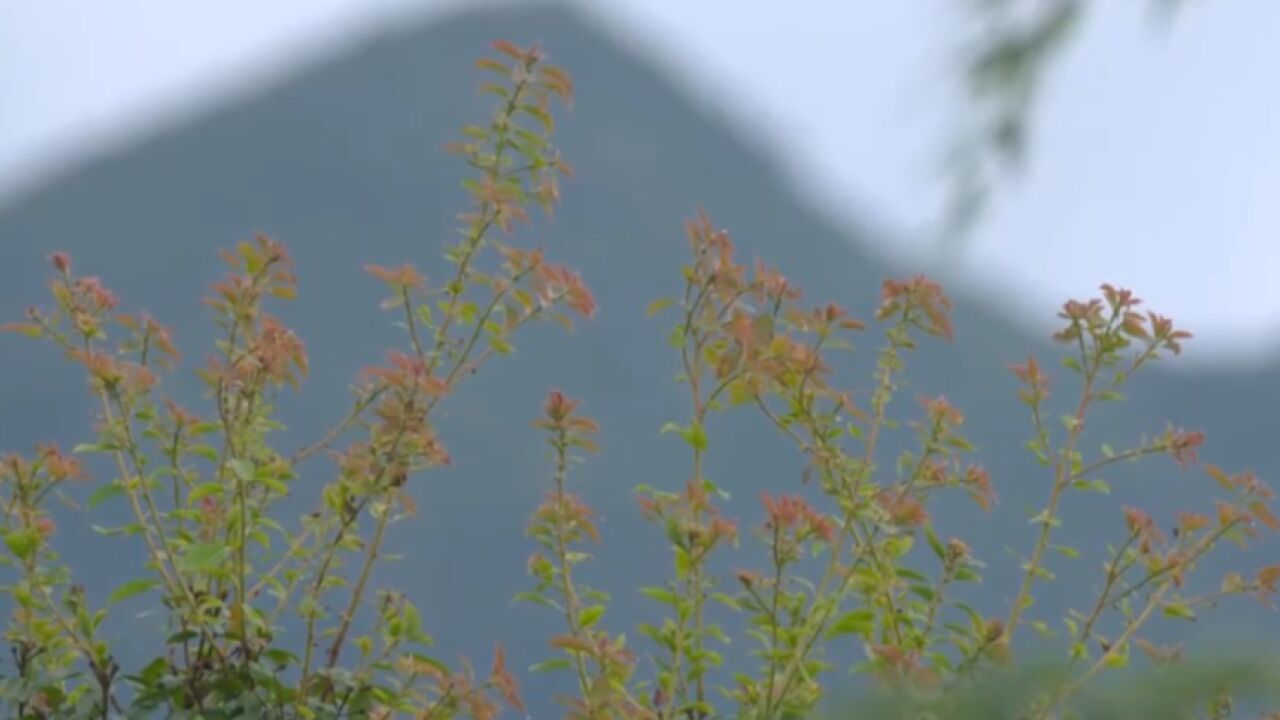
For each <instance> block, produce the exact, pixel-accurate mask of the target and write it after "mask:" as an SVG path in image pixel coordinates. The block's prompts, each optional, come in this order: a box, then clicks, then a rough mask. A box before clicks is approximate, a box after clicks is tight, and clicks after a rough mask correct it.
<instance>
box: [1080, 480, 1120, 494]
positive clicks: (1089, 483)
mask: <svg viewBox="0 0 1280 720" xmlns="http://www.w3.org/2000/svg"><path fill="white" fill-rule="evenodd" d="M1071 487H1073V488H1075V489H1077V490H1086V491H1088V492H1100V493H1102V494H1103V495H1110V494H1111V486H1110V485H1108V484H1107V483H1106V482H1105V481H1103V480H1077V481H1075V482H1073V483H1071Z"/></svg>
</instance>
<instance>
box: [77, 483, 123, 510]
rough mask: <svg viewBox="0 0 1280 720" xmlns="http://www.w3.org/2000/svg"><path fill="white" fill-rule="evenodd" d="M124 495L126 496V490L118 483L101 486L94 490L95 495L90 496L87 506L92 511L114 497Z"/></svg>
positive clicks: (86, 502)
mask: <svg viewBox="0 0 1280 720" xmlns="http://www.w3.org/2000/svg"><path fill="white" fill-rule="evenodd" d="M124 494H125V492H124V488H122V487H120V486H119V485H118V484H116V483H110V484H107V485H99V486H98V489H97V490H94V491H93V493H92V494H90V495H89V499H88V500H87V501H85V504H86V505H87V506H88V508H89V509H90V510H92V509H93V508H96V507H98V506H99V505H101V504H102V503H104V502H106V501H107V500H110V499H111V498H113V497H119V496H121V495H124Z"/></svg>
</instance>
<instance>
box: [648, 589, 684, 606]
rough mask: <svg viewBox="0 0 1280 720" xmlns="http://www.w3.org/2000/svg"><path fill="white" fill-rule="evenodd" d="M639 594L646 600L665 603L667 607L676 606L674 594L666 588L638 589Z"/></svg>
mask: <svg viewBox="0 0 1280 720" xmlns="http://www.w3.org/2000/svg"><path fill="white" fill-rule="evenodd" d="M640 594H641V595H644V596H645V597H647V598H652V599H654V600H657V601H658V602H660V603H665V604H667V605H675V604H676V594H675V593H673V592H671V591H670V590H668V589H666V588H660V587H647V588H640Z"/></svg>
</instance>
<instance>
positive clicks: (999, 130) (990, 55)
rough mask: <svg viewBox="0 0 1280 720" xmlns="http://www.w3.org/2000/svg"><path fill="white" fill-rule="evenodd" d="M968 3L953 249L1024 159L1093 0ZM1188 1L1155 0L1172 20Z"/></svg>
mask: <svg viewBox="0 0 1280 720" xmlns="http://www.w3.org/2000/svg"><path fill="white" fill-rule="evenodd" d="M963 4H964V5H965V9H964V16H963V20H964V22H963V23H962V24H963V25H964V29H963V32H962V35H963V37H962V39H961V41H960V45H959V48H958V51H959V56H960V57H959V63H958V66H959V68H960V73H961V77H960V82H961V84H962V86H963V92H964V95H965V100H966V101H967V102H968V103H969V107H968V108H967V109H966V111H965V112H964V113H963V114H962V118H963V120H962V122H961V127H960V129H959V131H958V133H957V135H956V137H955V138H954V140H953V143H952V145H951V148H950V150H949V152H948V156H947V165H946V168H945V172H946V175H947V178H948V182H949V185H950V187H949V197H948V198H947V207H946V210H945V216H944V222H943V233H942V237H943V240H944V242H945V244H946V245H947V246H948V249H952V250H955V249H963V245H964V241H965V240H966V239H967V238H968V237H969V236H970V234H971V232H972V231H973V229H974V227H975V226H976V224H977V223H979V222H980V221H981V220H982V217H983V215H984V213H985V211H986V210H988V209H989V206H990V201H991V196H992V194H993V192H994V191H995V190H996V188H997V185H998V184H999V183H1000V181H1001V180H1003V179H1004V178H1006V177H1007V176H1009V175H1011V174H1013V173H1016V172H1017V171H1018V170H1019V169H1021V167H1022V166H1023V165H1024V163H1025V161H1026V159H1027V156H1028V148H1029V145H1030V142H1031V139H1032V134H1033V131H1034V120H1035V117H1034V111H1035V107H1036V101H1037V98H1038V97H1039V95H1040V94H1041V93H1042V92H1043V90H1044V86H1045V83H1046V82H1047V81H1048V79H1049V74H1050V72H1051V70H1052V68H1053V64H1054V62H1056V61H1057V60H1058V59H1059V58H1060V57H1061V56H1062V55H1063V53H1064V52H1065V51H1066V50H1067V49H1069V48H1070V46H1071V42H1072V40H1073V39H1074V37H1075V35H1076V31H1077V30H1078V29H1079V28H1080V26H1081V25H1082V24H1083V22H1084V20H1085V18H1086V16H1087V12H1088V10H1089V9H1090V2H1089V0H1049V1H1047V2H1046V1H1045V0H964V1H963ZM1186 4H1187V3H1186V0H1151V9H1152V12H1153V14H1154V15H1155V16H1156V17H1158V18H1160V19H1169V18H1170V17H1171V16H1172V15H1173V14H1174V13H1176V12H1177V11H1179V10H1181V9H1182V8H1183V7H1184V6H1185V5H1186Z"/></svg>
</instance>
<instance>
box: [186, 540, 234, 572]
mask: <svg viewBox="0 0 1280 720" xmlns="http://www.w3.org/2000/svg"><path fill="white" fill-rule="evenodd" d="M226 557H227V547H226V546H225V545H215V544H213V543H197V544H195V545H191V546H189V547H188V548H187V551H186V552H185V553H183V554H182V559H181V560H180V561H178V564H179V565H180V566H181V567H182V569H183V570H187V571H192V572H211V571H213V570H217V569H218V568H219V567H221V565H222V561H223V560H225V559H226Z"/></svg>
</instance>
